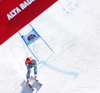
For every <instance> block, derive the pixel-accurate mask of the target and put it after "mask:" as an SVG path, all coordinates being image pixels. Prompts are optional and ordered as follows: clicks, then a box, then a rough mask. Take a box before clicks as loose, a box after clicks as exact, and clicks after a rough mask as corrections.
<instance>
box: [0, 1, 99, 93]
mask: <svg viewBox="0 0 100 93" xmlns="http://www.w3.org/2000/svg"><path fill="white" fill-rule="evenodd" d="M30 24H31V25H32V26H33V27H34V28H35V30H36V31H37V32H38V33H39V34H40V35H41V36H42V37H43V39H44V40H45V41H46V42H47V43H48V44H49V45H50V47H51V48H52V49H53V51H54V52H53V53H51V52H50V51H49V50H48V51H49V52H47V51H46V49H43V48H41V45H43V44H42V43H40V42H38V43H34V44H33V46H30V47H31V48H33V51H35V55H37V56H38V58H40V59H39V63H38V79H39V81H41V83H43V86H42V87H41V88H40V89H39V91H38V93H100V62H99V61H100V1H99V0H92V1H91V0H59V1H58V2H56V3H55V4H54V5H53V6H51V7H50V8H49V9H47V10H46V11H45V12H44V13H42V14H41V15H40V16H38V17H37V18H36V19H35V20H33V21H32V22H31V23H30ZM31 29H32V28H30V27H29V26H26V27H24V28H23V29H22V30H20V31H22V32H23V30H24V32H23V33H22V34H25V33H27V32H28V31H29V30H31ZM39 44H40V46H39ZM43 47H44V46H43ZM34 49H35V50H34ZM42 49H43V50H42ZM40 50H42V51H43V52H40ZM46 53H47V54H48V55H49V56H47V55H46ZM27 56H32V54H31V53H30V51H29V50H28V48H27V47H26V45H25V43H24V42H23V40H22V39H21V37H20V36H19V34H18V33H16V34H15V35H14V36H12V37H11V38H10V39H9V40H8V41H6V42H5V43H4V44H2V45H1V46H0V59H1V62H0V93H23V91H24V92H25V91H30V90H28V88H27V87H25V85H24V83H23V79H25V77H26V72H27V69H26V67H25V64H24V60H25V58H26V57H27ZM31 74H33V72H32V73H31ZM29 93H32V92H31V91H30V92H29ZM33 93H34V92H33Z"/></svg>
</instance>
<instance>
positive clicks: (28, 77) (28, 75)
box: [27, 70, 31, 83]
mask: <svg viewBox="0 0 100 93" xmlns="http://www.w3.org/2000/svg"><path fill="white" fill-rule="evenodd" d="M30 73H31V71H30V70H28V72H27V83H29V79H30Z"/></svg>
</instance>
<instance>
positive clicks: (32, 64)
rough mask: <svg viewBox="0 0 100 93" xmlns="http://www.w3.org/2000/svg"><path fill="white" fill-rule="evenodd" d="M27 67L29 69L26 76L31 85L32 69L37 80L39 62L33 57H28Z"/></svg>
mask: <svg viewBox="0 0 100 93" xmlns="http://www.w3.org/2000/svg"><path fill="white" fill-rule="evenodd" d="M25 65H26V67H27V75H26V78H27V83H28V84H29V79H30V73H31V69H32V68H34V78H35V79H36V80H37V62H36V60H34V59H32V58H31V57H27V58H26V60H25ZM37 81H38V80H37Z"/></svg>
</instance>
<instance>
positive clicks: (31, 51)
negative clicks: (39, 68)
mask: <svg viewBox="0 0 100 93" xmlns="http://www.w3.org/2000/svg"><path fill="white" fill-rule="evenodd" d="M18 33H19V35H20V37H21V34H20V32H18ZM21 38H22V37H21ZM23 41H24V40H23ZM24 43H25V41H24ZM25 44H26V43H25ZM26 46H27V48H28V49H29V50H30V52H31V53H32V55H33V56H34V57H35V59H36V60H37V61H38V62H39V60H38V59H37V58H36V56H35V55H34V53H33V52H32V51H31V49H30V48H29V47H28V45H27V44H26Z"/></svg>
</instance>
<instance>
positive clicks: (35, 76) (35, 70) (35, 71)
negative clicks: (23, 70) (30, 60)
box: [34, 68, 37, 80]
mask: <svg viewBox="0 0 100 93" xmlns="http://www.w3.org/2000/svg"><path fill="white" fill-rule="evenodd" d="M34 78H35V79H36V80H37V68H36V69H34Z"/></svg>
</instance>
